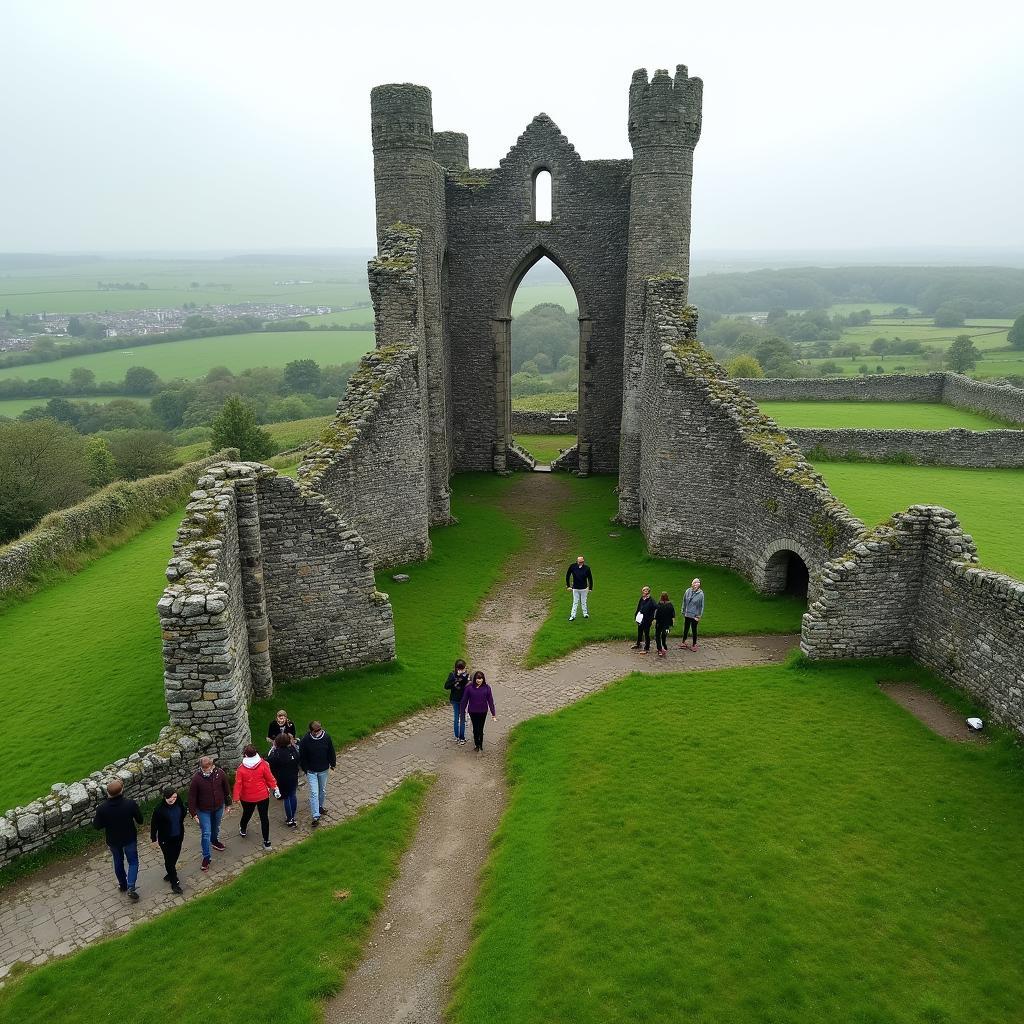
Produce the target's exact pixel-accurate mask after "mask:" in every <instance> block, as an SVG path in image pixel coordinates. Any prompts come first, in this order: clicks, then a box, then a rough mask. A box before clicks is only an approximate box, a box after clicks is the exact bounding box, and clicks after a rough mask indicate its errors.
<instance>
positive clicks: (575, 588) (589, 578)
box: [565, 555, 594, 622]
mask: <svg viewBox="0 0 1024 1024" xmlns="http://www.w3.org/2000/svg"><path fill="white" fill-rule="evenodd" d="M565 589H566V590H571V591H572V611H571V612H569V621H570V622H572V621H573V619H575V618H576V609H577V608H579V606H580V605H583V618H585V619H589V618H590V613H589V612H588V611H587V597H588V596H589V594H590V591H591V590H593V589H594V575H593V573H592V572H591V571H590V566H589V565H587V563H586V560H585V559H584V557H583V556H582V555H578V556H577V558H576V561H575V562H573V563H572V565H570V566H569V568H568V569H566V570H565Z"/></svg>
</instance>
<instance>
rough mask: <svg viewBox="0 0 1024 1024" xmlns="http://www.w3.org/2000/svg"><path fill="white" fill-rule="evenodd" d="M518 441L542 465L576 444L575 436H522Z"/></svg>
mask: <svg viewBox="0 0 1024 1024" xmlns="http://www.w3.org/2000/svg"><path fill="white" fill-rule="evenodd" d="M516 440H517V441H518V442H519V443H520V444H521V445H522V446H523V447H524V448H525V449H526V450H527V451H528V452H529V453H530V454H531V455H532V456H533V457H534V458H535V459H536V460H537V461H538V462H540V463H543V464H547V463H549V462H551V461H552V460H554V459H556V458H558V455H559V453H560V452H562V451H564V450H565V449H566V448H571V447H572V446H573V445H574V444H575V443H576V435H575V434H520V435H519V436H518V437H517V438H516Z"/></svg>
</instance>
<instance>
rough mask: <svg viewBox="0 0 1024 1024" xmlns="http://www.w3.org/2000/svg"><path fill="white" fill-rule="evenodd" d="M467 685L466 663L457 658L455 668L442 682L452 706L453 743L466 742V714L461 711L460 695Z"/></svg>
mask: <svg viewBox="0 0 1024 1024" xmlns="http://www.w3.org/2000/svg"><path fill="white" fill-rule="evenodd" d="M468 685H469V674H468V673H467V672H466V663H465V662H464V661H463V660H462V659H461V658H459V660H458V661H457V662H455V668H454V669H452V671H451V672H449V673H448V678H447V679H446V680H445V681H444V688H445V689H446V690H448V691H449V693H448V699H449V700H450V701H451V705H452V727H453V728H454V730H455V742H456V743H465V742H466V713H465V712H464V711H463V710H462V695H463V693H465V691H466V687H467V686H468Z"/></svg>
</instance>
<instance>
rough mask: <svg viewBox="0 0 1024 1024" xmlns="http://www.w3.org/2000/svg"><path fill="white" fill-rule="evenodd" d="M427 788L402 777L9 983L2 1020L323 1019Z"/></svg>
mask: <svg viewBox="0 0 1024 1024" xmlns="http://www.w3.org/2000/svg"><path fill="white" fill-rule="evenodd" d="M428 785H429V783H428V782H427V781H425V780H423V779H420V778H412V779H409V780H407V781H406V782H404V783H402V785H401V786H400V787H399V788H398V789H397V790H396V791H395V792H394V793H391V794H389V795H388V796H386V797H384V799H383V800H381V801H380V803H378V804H376V805H375V806H373V807H370V808H368V809H366V810H365V811H363V812H361V813H360V814H359V815H357V816H356V817H354V818H352V819H350V820H348V821H345V822H342V823H341V824H340V825H337V826H335V827H333V828H326V829H321V830H320V831H319V832H317V833H316V834H314V835H311V836H308V837H306V839H305V840H304V841H303V842H301V843H299V844H298V845H296V846H293V847H291V848H290V849H288V850H285V851H283V852H281V853H277V854H274V855H273V856H268V857H265V858H264V859H263V860H261V861H259V862H258V863H256V864H253V865H251V866H250V867H247V868H246V870H245V872H244V873H243V874H242V875H240V876H239V877H238V878H235V879H233V880H232V881H230V882H228V883H227V884H226V885H223V886H221V887H219V888H217V889H214V890H213V891H211V892H208V893H205V894H204V895H202V896H200V897H199V898H198V899H194V900H191V901H190V902H188V903H186V904H184V905H183V906H179V907H176V908H175V909H173V910H171V911H169V912H168V913H165V914H162V915H161V916H160V917H158V918H156V919H155V920H151V921H147V922H145V923H143V924H140V925H139V926H138V927H136V928H134V929H133V930H132V931H131V932H130V933H129V934H127V935H121V936H119V937H117V938H114V939H109V940H107V941H106V942H100V943H98V944H97V945H94V946H92V947H90V948H89V949H86V950H84V951H82V952H81V953H77V954H75V955H74V956H72V957H69V958H67V959H62V960H58V961H56V962H55V963H51V964H48V965H46V966H44V967H41V968H39V969H38V970H34V971H31V972H30V973H29V974H27V975H26V976H24V977H22V978H20V979H18V980H16V981H11V982H10V983H9V984H8V986H7V987H6V988H5V989H3V990H2V991H0V1018H2V1019H3V1020H5V1021H15V1020H18V1021H22V1022H25V1024H28V1022H31V1021H39V1022H50V1021H52V1020H53V1017H54V1015H55V1010H57V1008H59V1011H58V1012H57V1014H56V1015H57V1016H58V1017H59V1019H60V1020H61V1022H62V1024H76V1022H80V1024H96V1022H98V1021H117V1022H119V1024H133V1022H137V1024H149V1022H150V1021H152V1020H153V1019H154V1018H157V1019H159V1020H173V1021H175V1024H207V1022H208V1021H209V1020H210V1019H211V1008H213V1007H215V1008H216V1013H215V1014H214V1016H215V1017H216V1020H217V1021H218V1022H220V1024H260V1022H264V1021H267V1022H269V1021H273V1022H274V1024H311V1022H313V1021H317V1020H320V1019H321V1013H322V1006H323V1002H324V1000H325V999H327V998H328V997H329V996H331V995H333V994H334V993H335V992H337V991H339V990H340V989H341V987H342V985H343V983H344V979H345V976H346V975H347V974H348V972H349V971H350V970H351V969H352V968H353V967H354V966H355V965H356V964H357V963H358V962H359V959H360V957H361V955H362V950H363V944H364V942H365V941H366V936H367V933H368V931H369V928H370V925H371V924H372V922H373V919H374V917H375V915H376V914H377V912H378V911H379V910H380V908H381V907H382V906H383V904H384V900H385V896H386V895H387V891H388V887H389V886H390V884H391V882H392V881H393V880H394V878H395V877H396V875H397V874H398V866H399V859H400V858H401V855H402V853H403V852H404V851H405V850H406V848H407V847H408V846H409V843H410V842H411V841H412V837H413V835H414V834H415V831H416V823H417V820H418V816H419V810H420V807H421V805H422V803H423V799H424V796H425V793H426V790H427V787H428ZM188 828H189V829H191V828H192V826H191V824H189V825H188ZM194 834H195V833H194V832H193V836H194ZM192 841H193V839H192V838H191V837H189V842H192ZM143 856H144V857H145V854H143ZM151 856H155V854H151ZM341 892H347V894H348V895H347V896H346V897H344V898H339V895H338V894H339V893H341ZM126 969H127V970H128V971H130V972H131V977H133V978H134V979H136V980H137V982H138V984H137V985H136V986H135V987H134V988H133V989H132V991H131V992H129V991H128V988H127V987H126V986H127V985H128V984H129V977H128V975H127V974H126Z"/></svg>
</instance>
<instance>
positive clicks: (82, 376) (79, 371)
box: [68, 366, 96, 394]
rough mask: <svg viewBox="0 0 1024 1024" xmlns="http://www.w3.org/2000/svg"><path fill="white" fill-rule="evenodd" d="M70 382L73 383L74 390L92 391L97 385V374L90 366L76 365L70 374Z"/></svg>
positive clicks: (81, 392)
mask: <svg viewBox="0 0 1024 1024" xmlns="http://www.w3.org/2000/svg"><path fill="white" fill-rule="evenodd" d="M68 383H69V384H70V385H71V390H72V391H74V392H76V393H77V394H84V393H85V392H87V391H92V389H93V388H94V387H95V385H96V374H95V373H93V372H92V370H90V369H89V368H88V367H85V366H76V367H75V368H74V369H73V370H72V371H71V373H70V374H69V376H68Z"/></svg>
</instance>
